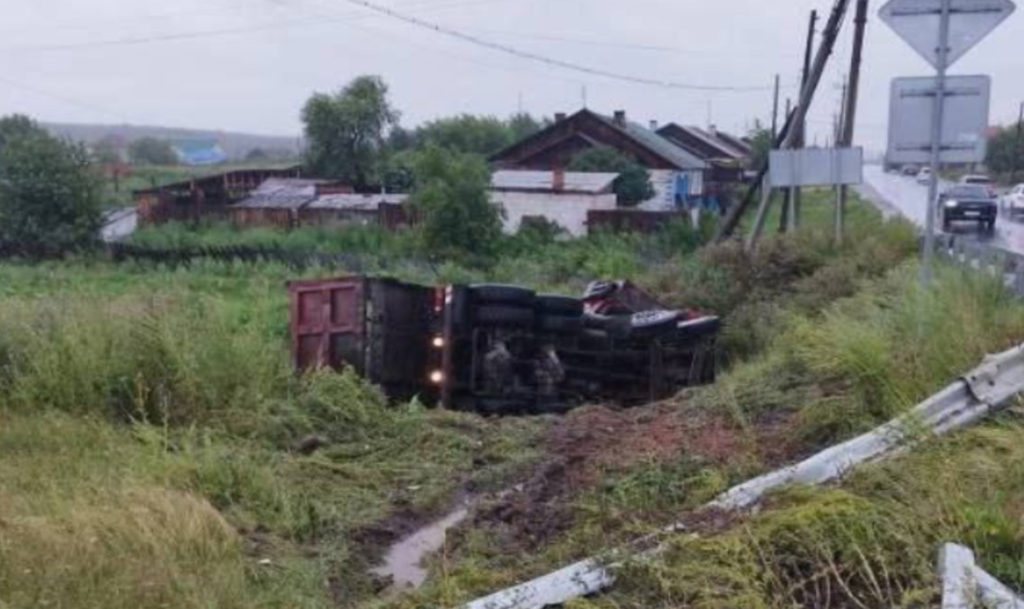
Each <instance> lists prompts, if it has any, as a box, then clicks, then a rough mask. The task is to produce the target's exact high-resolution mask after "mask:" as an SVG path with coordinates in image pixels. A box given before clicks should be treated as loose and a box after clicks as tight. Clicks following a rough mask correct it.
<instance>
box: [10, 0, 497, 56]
mask: <svg viewBox="0 0 1024 609" xmlns="http://www.w3.org/2000/svg"><path fill="white" fill-rule="evenodd" d="M495 1H499V0H460V1H448V2H420V3H416V4H414V5H412V6H414V7H416V8H420V7H423V8H431V9H440V8H449V7H459V6H466V5H473V4H481V3H487V2H495ZM365 17H366V14H365V13H361V12H360V13H357V12H353V13H347V14H342V15H338V16H336V17H333V18H330V19H323V18H317V19H315V20H310V19H296V20H291V21H275V22H273V23H261V24H256V25H245V26H238V27H230V28H220V29H214V30H199V31H191V32H170V33H167V34H156V35H150V36H136V37H126V38H114V39H109V40H94V41H86V42H69V43H63V44H51V45H35V46H23V47H7V48H6V49H3V50H7V51H27V52H38V51H72V50H81V49H89V48H102V47H117V46H135V45H145V44H152V43H159V42H174V41H179V40H194V39H197V38H214V37H219V36H233V35H239V34H250V33H256V32H265V31H274V30H285V29H291V28H299V27H312V26H320V25H329V24H337V23H347V22H349V21H350V20H352V19H360V18H365Z"/></svg>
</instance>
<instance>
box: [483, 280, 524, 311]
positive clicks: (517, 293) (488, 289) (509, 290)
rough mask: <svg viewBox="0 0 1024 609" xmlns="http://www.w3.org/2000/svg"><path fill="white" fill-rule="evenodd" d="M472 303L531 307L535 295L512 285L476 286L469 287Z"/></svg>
mask: <svg viewBox="0 0 1024 609" xmlns="http://www.w3.org/2000/svg"><path fill="white" fill-rule="evenodd" d="M469 292H470V294H472V296H473V302H475V303H476V304H478V305H485V304H501V305H519V306H523V307H532V306H533V303H534V300H535V299H536V294H535V293H534V291H533V290H528V289H526V288H521V287H519V286H514V285H499V284H477V285H474V286H470V288H469Z"/></svg>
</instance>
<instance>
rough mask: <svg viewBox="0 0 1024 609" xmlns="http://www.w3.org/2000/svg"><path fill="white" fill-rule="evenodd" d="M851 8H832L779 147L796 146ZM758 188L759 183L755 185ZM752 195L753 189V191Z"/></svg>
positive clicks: (730, 223) (731, 222)
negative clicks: (799, 127) (797, 128)
mask: <svg viewBox="0 0 1024 609" xmlns="http://www.w3.org/2000/svg"><path fill="white" fill-rule="evenodd" d="M849 8H850V0H836V3H835V6H834V7H833V8H832V14H831V15H830V16H829V19H828V23H827V24H826V26H825V30H824V34H823V35H822V40H821V46H820V47H819V48H818V53H817V55H815V57H814V65H813V66H812V68H811V72H810V76H809V78H808V79H807V85H806V86H805V87H804V88H803V90H802V91H801V92H800V101H799V103H797V106H796V110H795V111H794V112H793V116H792V117H791V121H790V122H791V123H792V124H789V123H787V126H786V127H785V128H784V129H783V133H784V134H785V137H783V136H782V134H780V138H782V141H781V142H779V148H781V149H783V150H788V149H791V148H792V147H793V142H794V137H793V132H792V131H791V129H792V127H793V126H794V125H799V124H801V123H802V122H803V121H804V120H805V119H806V118H807V111H808V110H809V109H810V107H811V102H812V101H813V100H814V94H815V93H816V92H817V90H818V85H820V84H821V78H822V76H823V75H824V73H825V67H826V66H827V65H828V59H829V57H831V55H832V52H833V51H834V50H835V46H836V41H837V40H838V38H839V32H840V30H842V25H843V17H845V16H846V13H847V11H848V10H849ZM767 174H768V167H767V164H765V166H764V167H762V168H761V172H760V174H759V179H758V182H761V181H764V180H765V177H766V176H767ZM755 189H756V185H755ZM750 194H751V195H752V193H750ZM769 203H770V198H767V197H762V199H761V205H760V206H759V207H758V209H757V215H756V216H755V219H754V226H753V230H751V232H750V235H749V237H748V239H747V242H746V246H747V248H748V249H750V248H753V246H754V244H755V243H756V242H757V240H758V239H759V238H760V237H761V233H762V232H763V231H764V222H765V218H766V217H767V214H768V207H769ZM747 204H749V197H748V199H747V200H745V201H744V202H743V204H741V205H737V206H736V207H734V208H733V209H732V211H731V212H730V213H729V215H728V216H727V217H726V219H725V222H724V223H723V225H722V230H721V233H720V235H719V239H722V238H724V237H725V236H728V234H730V233H731V232H732V231H733V230H734V229H735V228H736V225H737V224H739V218H740V216H741V215H742V214H743V212H744V211H745V208H746V206H747Z"/></svg>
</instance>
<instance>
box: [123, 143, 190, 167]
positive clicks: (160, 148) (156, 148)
mask: <svg viewBox="0 0 1024 609" xmlns="http://www.w3.org/2000/svg"><path fill="white" fill-rule="evenodd" d="M128 158H129V159H131V161H132V163H135V164H136V165H177V164H178V155H177V154H175V152H174V148H173V147H172V146H171V143H170V142H168V141H167V140H161V139H158V138H155V137H142V138H139V139H137V140H135V141H134V142H132V143H131V144H130V145H129V146H128Z"/></svg>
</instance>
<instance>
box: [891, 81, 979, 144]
mask: <svg viewBox="0 0 1024 609" xmlns="http://www.w3.org/2000/svg"><path fill="white" fill-rule="evenodd" d="M937 88H938V79H937V78H936V77H934V76H932V77H927V76H926V77H923V78H897V79H895V80H893V81H892V93H891V99H890V105H889V150H888V152H887V153H886V162H888V163H893V164H911V163H912V164H927V163H928V162H929V161H930V160H931V154H932V117H933V113H934V106H935V104H934V101H935V94H936V90H937ZM945 91H946V95H945V100H946V101H945V104H946V109H945V112H943V114H942V139H941V146H940V150H939V154H940V161H941V162H943V163H982V162H984V161H985V152H986V150H987V144H988V140H987V138H986V137H985V131H986V129H987V128H988V124H989V123H988V119H989V100H990V96H991V91H992V79H991V78H989V77H988V76H949V77H947V78H946V86H945Z"/></svg>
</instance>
